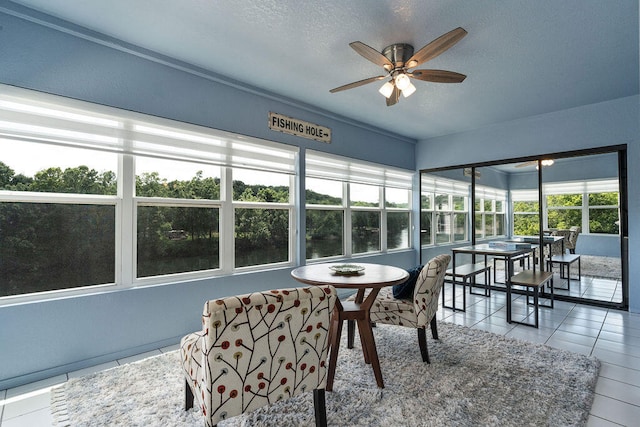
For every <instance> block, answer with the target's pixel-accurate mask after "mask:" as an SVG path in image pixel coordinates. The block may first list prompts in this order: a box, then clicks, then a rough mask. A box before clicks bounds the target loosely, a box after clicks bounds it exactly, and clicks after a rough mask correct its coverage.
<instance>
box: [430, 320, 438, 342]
mask: <svg viewBox="0 0 640 427" xmlns="http://www.w3.org/2000/svg"><path fill="white" fill-rule="evenodd" d="M431 336H432V337H433V339H434V340H437V339H438V325H437V324H436V316H433V317H432V318H431Z"/></svg>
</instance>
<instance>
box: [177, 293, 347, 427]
mask: <svg viewBox="0 0 640 427" xmlns="http://www.w3.org/2000/svg"><path fill="white" fill-rule="evenodd" d="M336 300H337V296H336V290H335V288H333V287H332V286H328V285H327V286H322V287H320V286H317V287H316V286H311V287H301V288H291V289H278V290H272V291H264V292H255V293H251V294H246V295H240V296H233V297H228V298H222V299H218V300H210V301H207V302H206V303H205V305H204V311H203V313H202V330H201V331H198V332H195V333H192V334H189V335H187V336H185V337H184V338H182V340H181V342H180V355H181V363H182V368H183V371H184V372H183V373H184V377H185V410H187V409H189V408H192V407H193V404H194V397H195V398H196V399H197V403H198V405H199V406H200V408H201V411H202V414H203V416H204V421H205V425H206V426H214V425H216V424H217V423H218V422H219V421H221V420H224V419H227V418H230V417H234V416H236V415H239V414H242V413H245V412H249V411H252V410H255V409H257V408H260V407H262V406H265V405H270V404H273V403H275V402H277V401H280V400H283V399H287V398H290V397H293V396H295V395H298V394H301V393H304V392H307V391H311V390H313V400H314V408H315V421H316V426H326V425H327V418H326V408H325V394H324V393H325V390H324V388H325V383H326V379H327V367H326V365H327V362H326V360H327V349H328V340H327V336H328V331H329V326H330V319H331V315H332V312H333V309H334V306H335V303H336Z"/></svg>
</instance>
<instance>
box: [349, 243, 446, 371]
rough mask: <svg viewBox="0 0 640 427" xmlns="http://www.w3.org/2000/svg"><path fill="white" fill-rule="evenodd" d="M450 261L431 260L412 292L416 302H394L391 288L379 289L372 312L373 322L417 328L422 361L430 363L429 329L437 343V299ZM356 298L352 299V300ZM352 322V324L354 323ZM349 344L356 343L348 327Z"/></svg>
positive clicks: (352, 331) (412, 300)
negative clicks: (428, 347)
mask: <svg viewBox="0 0 640 427" xmlns="http://www.w3.org/2000/svg"><path fill="white" fill-rule="evenodd" d="M449 261H451V256H450V255H438V256H436V257H434V258H432V259H431V260H430V261H429V262H428V263H427V264H426V265H425V266H424V267H423V268H422V271H421V272H420V275H419V276H418V279H417V280H416V285H415V288H414V290H413V298H412V299H411V300H409V299H395V298H394V297H393V290H392V287H390V286H388V287H386V288H382V289H380V292H379V293H378V295H377V296H376V300H375V302H374V303H373V306H371V309H370V310H369V314H370V318H371V321H372V322H374V323H387V324H391V325H398V326H407V327H409V328H417V330H418V345H419V347H420V354H421V355H422V361H423V362H427V363H430V360H429V352H428V349H427V336H426V327H427V326H430V327H431V334H432V336H433V338H434V339H438V329H437V326H436V317H435V315H436V311H437V310H438V297H439V296H440V291H441V290H442V285H443V284H444V274H445V272H446V271H447V266H448V265H449ZM354 298H355V297H353V296H352V297H350V298H349V299H350V300H353V299H354ZM349 322H352V321H351V320H350V321H349ZM347 333H348V334H349V335H348V343H349V345H351V343H353V334H354V328H353V327H351V325H348V330H347Z"/></svg>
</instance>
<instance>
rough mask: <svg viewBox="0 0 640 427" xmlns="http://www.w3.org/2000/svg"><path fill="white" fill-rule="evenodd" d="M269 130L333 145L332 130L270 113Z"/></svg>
mask: <svg viewBox="0 0 640 427" xmlns="http://www.w3.org/2000/svg"><path fill="white" fill-rule="evenodd" d="M269 129H271V130H275V131H278V132H283V133H288V134H289V135H295V136H300V137H302V138H307V139H313V140H316V141H320V142H326V143H327V144H331V129H330V128H328V127H325V126H320V125H317V124H315V123H309V122H305V121H303V120H298V119H294V118H293V117H287V116H283V115H282V114H278V113H272V112H269Z"/></svg>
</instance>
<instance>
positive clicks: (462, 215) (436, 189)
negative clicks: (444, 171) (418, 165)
mask: <svg viewBox="0 0 640 427" xmlns="http://www.w3.org/2000/svg"><path fill="white" fill-rule="evenodd" d="M420 199H421V208H420V217H421V221H422V222H421V224H422V227H423V228H422V229H421V230H420V243H421V244H422V245H434V244H435V245H438V244H447V243H453V242H464V241H468V240H469V235H468V231H467V230H468V220H469V208H470V207H469V184H468V183H466V182H461V181H455V180H448V179H443V178H436V177H434V176H430V175H424V174H423V175H422V178H421V194H420Z"/></svg>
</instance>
